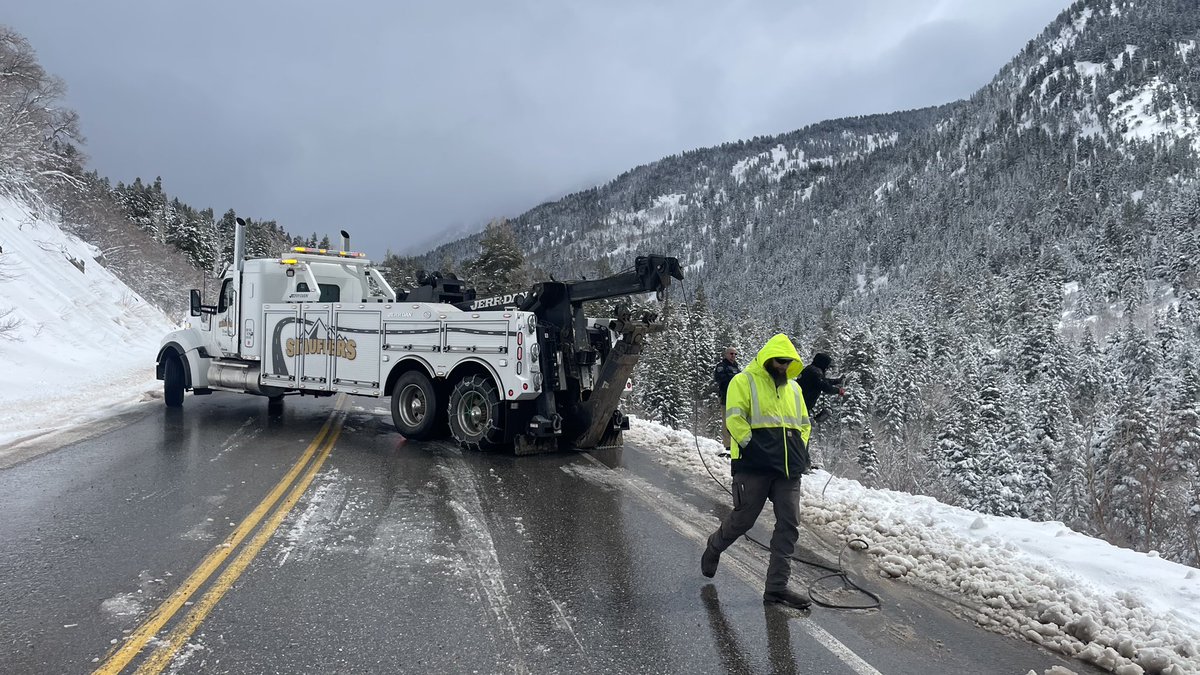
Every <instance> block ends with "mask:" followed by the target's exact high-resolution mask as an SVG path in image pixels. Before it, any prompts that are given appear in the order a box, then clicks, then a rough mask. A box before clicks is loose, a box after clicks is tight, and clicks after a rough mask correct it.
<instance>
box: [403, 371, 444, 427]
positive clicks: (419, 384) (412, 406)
mask: <svg viewBox="0 0 1200 675" xmlns="http://www.w3.org/2000/svg"><path fill="white" fill-rule="evenodd" d="M437 408H438V406H437V392H436V391H435V390H434V388H433V383H432V382H430V381H429V378H428V377H425V374H424V373H421V372H418V371H415V370H410V371H409V372H407V373H404V374H403V375H401V376H400V379H399V380H397V381H396V386H395V387H394V388H393V389H392V424H394V425H396V430H397V431H399V432H400V433H401V434H403V435H404V437H405V438H411V439H412V440H414V441H423V440H426V439H428V438H431V437H432V436H433V431H434V425H436V424H437Z"/></svg>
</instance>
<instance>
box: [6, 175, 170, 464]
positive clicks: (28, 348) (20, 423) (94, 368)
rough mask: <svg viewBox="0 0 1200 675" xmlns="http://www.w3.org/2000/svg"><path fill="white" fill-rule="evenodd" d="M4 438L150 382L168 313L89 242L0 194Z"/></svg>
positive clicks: (101, 412) (58, 424)
mask: <svg viewBox="0 0 1200 675" xmlns="http://www.w3.org/2000/svg"><path fill="white" fill-rule="evenodd" d="M0 250H2V251H3V253H0V448H3V447H4V446H11V445H12V444H15V443H18V442H20V441H21V440H24V439H29V438H33V437H40V436H44V435H45V434H47V433H50V432H53V431H56V430H60V429H63V428H65V427H68V426H72V425H76V424H80V423H83V422H87V421H89V420H93V419H98V418H101V417H107V416H109V415H111V414H113V412H115V411H116V410H119V409H120V408H122V407H124V406H127V405H129V404H130V403H134V402H137V401H139V400H142V399H143V398H144V396H145V394H146V392H147V391H149V390H151V389H154V388H156V386H157V381H156V380H155V379H154V357H155V355H156V353H157V350H158V342H159V340H160V339H161V338H162V336H163V335H164V334H166V333H167V332H168V331H170V330H171V323H170V321H169V320H168V319H167V318H166V316H165V315H164V314H163V313H162V312H161V311H159V310H158V309H157V308H155V307H152V306H151V305H149V304H148V303H146V302H145V301H144V300H143V299H142V298H141V297H140V296H139V295H138V294H137V293H134V292H133V291H131V290H130V289H129V288H128V287H127V286H125V284H123V283H121V281H120V280H118V279H117V278H116V277H115V276H113V275H112V274H111V273H110V272H109V271H108V270H106V269H104V268H103V267H102V266H101V265H100V264H98V263H97V262H95V260H94V258H95V257H96V256H97V255H98V252H97V251H96V249H95V248H94V247H92V246H91V245H89V244H86V243H84V242H83V241H81V240H79V239H78V238H77V237H74V236H72V235H69V234H67V233H65V232H63V231H62V230H61V229H59V227H58V225H56V224H54V223H52V222H49V221H47V220H45V219H43V218H40V217H38V216H37V215H35V214H34V213H33V212H31V210H30V209H28V208H25V207H23V206H21V205H19V204H17V203H14V202H13V201H11V200H8V199H5V198H0Z"/></svg>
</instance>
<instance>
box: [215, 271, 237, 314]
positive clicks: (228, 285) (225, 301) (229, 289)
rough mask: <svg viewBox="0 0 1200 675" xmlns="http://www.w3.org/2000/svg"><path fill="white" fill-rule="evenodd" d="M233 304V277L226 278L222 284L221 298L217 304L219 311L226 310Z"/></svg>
mask: <svg viewBox="0 0 1200 675" xmlns="http://www.w3.org/2000/svg"><path fill="white" fill-rule="evenodd" d="M232 306H233V279H226V280H225V283H223V284H221V300H220V301H219V303H218V305H217V312H218V313H219V312H224V311H225V310H227V309H229V308H230V307H232Z"/></svg>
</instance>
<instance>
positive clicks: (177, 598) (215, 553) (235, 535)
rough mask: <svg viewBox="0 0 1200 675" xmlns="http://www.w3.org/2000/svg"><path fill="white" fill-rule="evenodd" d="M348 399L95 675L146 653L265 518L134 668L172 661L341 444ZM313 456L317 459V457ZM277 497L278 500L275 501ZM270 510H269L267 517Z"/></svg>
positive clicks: (155, 668)
mask: <svg viewBox="0 0 1200 675" xmlns="http://www.w3.org/2000/svg"><path fill="white" fill-rule="evenodd" d="M345 401H346V395H345V394H342V395H340V396H339V397H338V400H337V404H336V405H335V406H334V413H333V414H331V415H330V416H329V419H328V420H326V421H325V425H324V426H323V427H321V431H320V432H318V433H317V436H316V438H314V439H313V441H312V443H310V444H309V446H308V448H307V449H305V451H304V454H303V455H301V456H300V459H299V460H298V461H297V462H296V463H295V464H294V465H293V466H292V468H291V469H289V470H288V472H287V474H286V475H284V477H283V478H282V479H281V480H280V481H279V483H278V484H276V485H275V487H274V488H273V489H272V490H271V492H270V493H268V494H267V496H266V498H264V499H263V500H262V502H260V503H259V504H258V506H256V507H254V510H253V511H251V512H250V515H248V516H246V518H245V520H243V521H242V522H241V523H239V524H238V526H237V528H235V529H234V531H233V532H231V533H230V535H229V536H228V537H226V538H225V541H223V542H221V543H220V544H219V545H218V546H217V547H216V548H214V549H213V550H212V551H210V552H209V553H208V555H207V556H205V557H204V560H202V561H201V562H200V564H199V565H198V566H197V567H196V569H195V570H194V571H193V572H192V573H191V574H190V575H189V576H188V578H187V579H185V580H184V582H183V583H182V584H181V585H180V586H179V588H177V589H175V592H174V593H172V594H171V595H170V597H168V598H167V599H166V600H165V601H164V602H163V603H162V604H161V605H159V606H158V607H157V608H155V610H154V611H153V612H151V613H150V616H149V617H147V618H146V620H145V621H144V622H143V623H142V624H141V625H140V626H138V627H137V629H136V630H135V631H133V633H131V634H130V635H129V638H128V639H126V640H125V641H124V642H123V643H122V644H121V645H120V647H118V648H116V649H115V650H114V651H112V652H111V653H110V654H109V655H108V656H107V657H106V658H105V660H104V663H102V664H101V665H100V667H99V668H97V669H96V670H95V671H94V675H117V673H120V672H121V671H122V670H124V668H125V666H127V665H129V663H130V662H131V661H133V659H135V658H136V657H137V656H138V654H140V653H141V652H142V650H143V649H144V648H145V647H146V645H147V643H149V642H150V640H152V639H153V638H154V637H155V636H156V635H158V632H159V631H160V630H162V628H163V626H165V625H166V624H167V622H169V621H170V620H171V619H172V618H173V617H174V616H175V615H176V613H178V612H179V610H180V608H182V607H183V606H184V604H185V603H186V602H187V601H188V599H189V598H191V597H192V595H194V594H195V593H196V592H197V591H198V590H200V588H201V587H202V586H204V584H205V583H207V582H208V579H209V577H211V576H212V575H213V574H214V573H215V572H216V571H217V569H218V568H220V567H221V565H222V564H224V562H225V560H226V559H228V558H229V557H230V556H231V555H233V553H234V552H235V551H236V550H237V549H238V546H239V545H240V544H241V543H242V541H243V540H244V539H246V537H247V536H249V535H250V533H251V532H253V531H254V530H255V528H256V527H258V525H259V523H260V522H262V521H263V519H264V518H266V522H265V523H263V525H262V527H261V528H260V529H259V530H258V532H257V533H256V534H255V535H254V537H253V538H252V539H251V540H250V542H249V543H248V544H246V546H245V547H243V548H242V549H241V551H240V552H239V553H238V555H237V557H236V558H234V560H233V562H232V563H230V564H229V565H228V566H227V567H226V568H225V569H224V571H222V572H221V574H220V576H218V577H217V580H216V581H215V582H213V583H212V585H211V586H210V587H209V589H208V591H206V592H205V593H204V595H203V596H202V597H201V598H200V600H199V601H197V602H196V603H195V604H194V606H192V608H191V611H189V612H188V613H187V615H186V616H184V617H183V619H182V620H180V621H179V622H178V623H177V624H176V625H175V627H174V628H172V629H171V632H170V633H169V634H168V635H167V636H166V637H165V638H164V639H163V640H161V641H159V644H158V647H157V648H156V649H155V650H154V651H153V652H152V653H151V654H150V655H149V656H148V657H147V658H146V659H145V660H144V661H143V662H142V664H141V665H140V666H138V669H137V671H136V672H137V673H138V675H142V674H143V673H144V674H147V675H152V674H155V673H159V672H162V670H163V668H165V667H166V666H167V665H168V664H170V663H171V660H172V659H173V658H175V655H176V654H177V653H178V652H179V648H180V647H182V646H183V645H184V643H186V642H187V640H188V638H190V637H191V636H192V634H193V633H195V632H196V629H198V628H199V627H200V624H201V623H203V622H204V619H205V618H207V617H208V615H209V613H210V612H212V610H213V608H214V607H216V605H217V602H219V601H220V600H221V598H222V597H224V595H225V593H226V592H227V591H229V589H230V587H232V586H233V584H234V582H235V581H237V579H238V577H240V576H241V575H242V573H243V572H244V571H245V570H246V568H247V567H248V566H249V565H250V563H251V562H252V561H253V560H254V557H255V556H256V555H258V552H259V551H261V550H262V548H263V546H266V544H267V541H268V540H270V538H271V535H273V534H274V533H275V530H276V529H278V528H279V525H280V523H282V522H283V519H284V518H285V517H287V514H288V512H289V511H291V510H292V507H293V506H295V505H296V502H298V501H300V497H301V496H302V495H303V494H304V491H305V490H307V489H308V486H309V484H311V483H312V481H313V478H315V477H316V475H317V472H318V471H320V469H321V465H322V464H324V463H325V460H326V458H328V457H329V453H330V452H331V451H332V450H333V446H334V444H336V443H337V439H338V436H340V435H341V433H342V424H343V423H344V422H345V418H346V414H345V412H344V411H343V410H342V405H343V404H344V403H345ZM314 457H315V458H316V459H313V458H314ZM306 467H307V468H306ZM297 477H299V480H297ZM289 488H290V491H289ZM285 492H286V493H287V497H286V498H284V499H283V501H282V502H279V498H280V497H281V496H283V495H284V493H285ZM276 502H279V504H278V505H277V506H276ZM272 507H275V508H274V511H272V510H271V509H272ZM268 513H270V516H269V517H268Z"/></svg>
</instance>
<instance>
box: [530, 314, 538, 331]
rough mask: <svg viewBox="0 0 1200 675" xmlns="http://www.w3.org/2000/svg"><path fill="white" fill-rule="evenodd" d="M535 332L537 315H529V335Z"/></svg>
mask: <svg viewBox="0 0 1200 675" xmlns="http://www.w3.org/2000/svg"><path fill="white" fill-rule="evenodd" d="M536 330H537V315H534V314H530V315H529V334H530V335H533V333H534V331H536Z"/></svg>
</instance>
